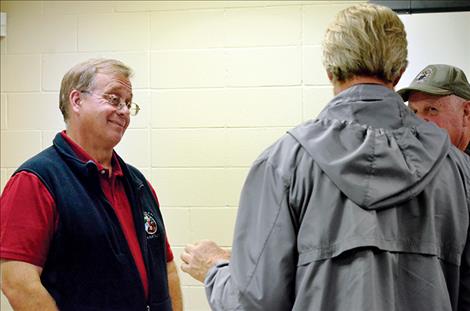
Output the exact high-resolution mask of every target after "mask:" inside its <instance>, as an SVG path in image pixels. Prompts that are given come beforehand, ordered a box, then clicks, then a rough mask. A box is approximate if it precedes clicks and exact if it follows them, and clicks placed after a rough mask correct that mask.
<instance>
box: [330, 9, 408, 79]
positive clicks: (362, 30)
mask: <svg viewBox="0 0 470 311" xmlns="http://www.w3.org/2000/svg"><path fill="white" fill-rule="evenodd" d="M407 54H408V51H407V41H406V32H405V27H404V25H403V23H402V22H401V20H400V18H399V17H398V15H397V14H396V13H395V12H393V11H392V10H391V9H389V8H387V7H383V6H380V5H374V4H359V5H355V6H352V7H349V8H346V9H344V10H342V11H340V12H339V13H338V15H337V16H336V18H335V20H334V21H333V22H332V23H331V24H330V25H329V27H328V29H327V31H326V34H325V38H324V41H323V66H324V67H325V69H326V71H327V72H328V74H329V75H331V76H332V81H333V82H345V81H347V80H349V79H351V78H352V77H354V76H370V77H376V78H378V79H380V80H382V81H384V82H397V80H398V79H399V78H400V76H401V74H402V72H403V71H404V70H405V69H406V66H407V65H408V61H407Z"/></svg>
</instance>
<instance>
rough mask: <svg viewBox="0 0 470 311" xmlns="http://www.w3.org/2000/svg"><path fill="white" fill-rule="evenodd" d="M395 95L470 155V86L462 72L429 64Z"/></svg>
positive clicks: (450, 67)
mask: <svg viewBox="0 0 470 311" xmlns="http://www.w3.org/2000/svg"><path fill="white" fill-rule="evenodd" d="M398 94H400V95H401V97H402V98H403V100H404V101H408V106H409V107H410V109H411V110H413V111H414V112H415V113H416V114H417V115H418V116H419V117H420V118H422V119H424V120H426V121H432V122H434V123H435V124H436V125H437V126H439V127H440V128H443V129H445V130H447V132H448V133H449V137H450V140H451V141H452V143H453V144H454V145H455V146H456V147H457V148H459V149H460V150H462V151H464V152H466V153H467V154H468V155H470V84H469V83H468V81H467V78H466V77H465V73H464V72H463V71H462V70H461V69H459V68H457V67H453V66H450V65H429V66H427V67H426V68H424V69H423V70H422V71H421V72H420V73H419V74H418V75H417V76H416V78H414V80H413V81H412V82H411V84H410V86H409V87H407V88H404V89H401V90H399V91H398Z"/></svg>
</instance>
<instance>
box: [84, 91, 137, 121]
mask: <svg viewBox="0 0 470 311" xmlns="http://www.w3.org/2000/svg"><path fill="white" fill-rule="evenodd" d="M80 93H85V94H90V95H97V96H101V97H102V98H103V99H104V100H106V102H107V103H108V104H109V105H111V106H113V107H114V108H116V110H118V111H119V110H121V109H122V108H124V107H127V109H128V110H129V114H130V115H131V116H135V115H137V114H138V113H139V111H140V107H139V105H137V104H136V103H133V102H126V101H125V100H124V98H122V97H120V96H118V95H115V94H101V95H99V94H95V93H93V92H90V91H80Z"/></svg>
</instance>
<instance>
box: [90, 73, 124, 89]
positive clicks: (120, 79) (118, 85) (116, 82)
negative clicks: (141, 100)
mask: <svg viewBox="0 0 470 311" xmlns="http://www.w3.org/2000/svg"><path fill="white" fill-rule="evenodd" d="M94 87H95V89H99V90H102V91H104V92H110V91H119V92H126V93H130V94H132V84H131V82H130V81H129V79H128V78H126V77H124V76H122V75H116V74H105V73H97V74H96V76H95V79H94Z"/></svg>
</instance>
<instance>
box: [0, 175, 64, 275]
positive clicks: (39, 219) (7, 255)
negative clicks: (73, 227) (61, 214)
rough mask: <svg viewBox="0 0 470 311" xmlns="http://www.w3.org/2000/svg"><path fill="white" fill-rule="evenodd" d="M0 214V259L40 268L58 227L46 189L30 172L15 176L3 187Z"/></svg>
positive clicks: (51, 201)
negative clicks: (25, 263) (17, 261)
mask: <svg viewBox="0 0 470 311" xmlns="http://www.w3.org/2000/svg"><path fill="white" fill-rule="evenodd" d="M0 213H1V217H0V224H1V226H0V227H1V230H0V258H2V259H8V260H19V261H24V262H27V263H30V264H33V265H36V266H39V267H42V266H44V263H45V262H46V258H47V254H48V251H49V245H50V243H51V240H52V237H53V235H54V232H55V230H56V228H57V224H58V214H57V210H56V205H55V202H54V199H53V198H52V196H51V194H50V193H49V191H48V190H47V188H46V186H45V185H44V184H43V183H42V182H41V180H40V179H39V178H38V177H37V176H36V175H34V174H33V173H30V172H25V171H23V172H19V173H17V174H15V175H14V176H13V177H12V178H11V179H10V180H9V181H8V183H7V184H6V185H5V189H4V191H3V193H2V196H1V206H0Z"/></svg>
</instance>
